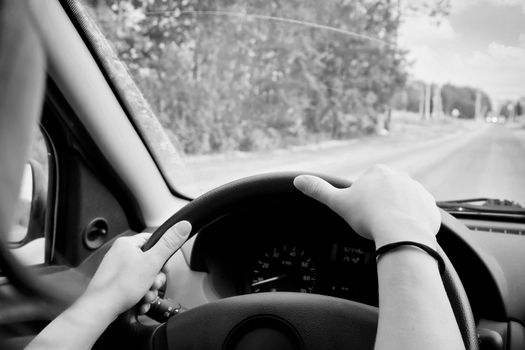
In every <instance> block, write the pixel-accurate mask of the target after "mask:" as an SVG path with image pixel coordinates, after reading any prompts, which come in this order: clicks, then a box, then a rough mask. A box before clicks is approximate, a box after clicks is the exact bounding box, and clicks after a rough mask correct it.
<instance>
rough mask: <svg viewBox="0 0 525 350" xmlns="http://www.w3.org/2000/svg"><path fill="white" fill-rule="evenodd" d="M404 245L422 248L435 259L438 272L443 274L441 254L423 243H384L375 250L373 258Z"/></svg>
mask: <svg viewBox="0 0 525 350" xmlns="http://www.w3.org/2000/svg"><path fill="white" fill-rule="evenodd" d="M404 245H409V246H414V247H418V248H419V249H421V250H424V251H425V252H426V253H428V255H430V256H431V257H433V258H434V259H436V261H437V262H438V267H439V272H440V273H441V274H443V271H445V262H444V261H443V259H442V258H441V256H440V255H439V253H438V252H437V251H436V250H434V249H433V248H430V247H429V246H428V245H425V244H423V243H418V242H412V241H401V242H394V243H390V244H386V245H384V246H382V247H381V248H379V249H378V250H376V253H375V258H376V259H378V258H379V256H380V255H383V254H386V253H388V252H389V251H391V250H393V249H395V248H397V247H400V246H404Z"/></svg>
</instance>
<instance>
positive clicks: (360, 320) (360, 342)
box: [143, 173, 478, 350]
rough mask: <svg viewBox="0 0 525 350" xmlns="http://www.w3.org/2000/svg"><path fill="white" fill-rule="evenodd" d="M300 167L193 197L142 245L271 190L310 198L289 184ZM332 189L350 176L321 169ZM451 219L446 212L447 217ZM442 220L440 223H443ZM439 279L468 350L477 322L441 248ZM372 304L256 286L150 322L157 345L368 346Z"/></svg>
mask: <svg viewBox="0 0 525 350" xmlns="http://www.w3.org/2000/svg"><path fill="white" fill-rule="evenodd" d="M297 175H299V173H273V174H265V175H258V176H253V177H248V178H244V179H241V180H238V181H235V182H232V183H230V184H227V185H224V186H222V187H219V188H217V189H215V190H212V191H210V192H208V193H206V194H204V195H202V196H201V197H199V198H197V199H195V200H193V201H192V202H190V203H189V204H188V205H186V206H185V207H184V208H182V209H181V210H180V211H178V212H177V213H175V214H174V215H173V216H172V217H170V218H169V219H168V220H166V222H164V223H163V224H162V225H161V226H160V227H159V228H158V229H157V230H156V231H155V232H154V233H153V235H152V236H151V238H150V239H149V241H148V242H147V243H146V244H145V245H144V247H143V250H147V249H150V248H151V247H152V246H153V245H154V244H155V243H156V242H157V241H158V240H159V239H160V237H161V236H162V235H163V234H164V233H165V232H166V231H167V230H168V229H169V228H170V227H172V226H173V225H174V224H175V223H177V222H179V221H181V220H188V221H189V222H191V223H192V226H193V232H192V235H194V234H195V233H196V232H199V231H200V230H201V229H203V228H204V227H206V226H207V225H209V224H210V223H213V222H214V221H215V220H217V219H218V218H220V217H222V216H224V215H226V214H228V213H230V212H234V211H235V210H236V209H239V208H242V207H247V206H250V204H253V203H256V202H259V201H264V200H268V199H270V198H272V197H274V198H276V197H275V196H279V197H278V198H286V199H287V200H288V199H289V200H292V201H313V199H310V198H307V197H306V196H305V195H303V194H302V193H300V192H299V191H298V190H297V189H296V188H295V187H294V186H293V179H294V178H295V177H296V176H297ZM322 177H323V178H324V179H325V180H327V181H328V182H330V183H331V184H332V185H334V186H335V187H338V188H345V187H348V186H350V185H351V183H349V182H347V181H345V180H342V179H339V178H334V177H327V176H322ZM447 220H450V219H447ZM443 224H444V225H445V224H446V223H445V222H443ZM438 253H439V254H440V255H441V257H442V258H443V260H444V262H445V269H444V272H443V274H442V280H443V284H444V286H445V290H446V292H447V295H448V297H449V300H450V302H451V305H452V309H453V311H454V314H455V317H456V321H457V323H458V326H459V329H460V331H461V335H462V338H463V342H464V344H465V347H466V349H468V350H475V349H477V348H478V341H477V333H476V325H475V322H474V319H473V316H472V310H471V308H470V304H469V301H468V298H467V295H466V293H465V290H464V288H463V285H462V284H461V281H460V279H459V277H458V275H457V273H456V271H455V269H454V267H453V266H452V264H451V262H450V260H449V259H448V258H447V256H446V254H445V253H444V252H443V250H442V249H441V248H438ZM377 320H378V308H376V307H372V306H368V305H364V304H361V303H358V302H353V301H348V300H343V299H339V298H334V297H328V296H322V295H315V294H301V293H284V292H277V293H262V294H249V295H242V296H235V297H230V298H226V299H222V300H219V301H216V302H212V303H208V304H205V305H202V306H199V307H196V308H194V309H191V310H188V311H186V312H184V313H182V314H180V315H177V316H175V317H172V318H170V319H169V320H168V321H167V322H166V323H164V324H162V325H160V326H159V327H157V328H156V329H155V331H154V332H153V335H152V336H151V339H150V341H149V343H150V344H154V348H155V349H160V350H175V349H208V350H210V349H222V350H245V349H250V350H257V349H263V348H264V349H276V350H280V349H282V350H297V349H301V350H303V349H304V350H309V349H343V348H346V349H367V350H370V349H373V347H374V342H375V335H376V330H377Z"/></svg>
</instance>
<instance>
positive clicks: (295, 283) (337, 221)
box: [191, 205, 378, 306]
mask: <svg viewBox="0 0 525 350" xmlns="http://www.w3.org/2000/svg"><path fill="white" fill-rule="evenodd" d="M269 212H270V211H269V210H268V211H265V210H258V211H240V212H237V213H235V214H230V215H226V216H223V217H221V218H220V219H219V220H217V221H215V222H214V223H213V224H212V225H210V226H208V227H207V228H206V229H204V230H202V231H201V232H200V233H199V239H198V241H197V242H196V243H195V246H194V249H193V255H192V259H191V261H192V268H193V269H196V270H200V271H206V272H208V273H209V274H210V276H211V278H212V283H213V285H214V287H215V289H216V290H217V291H218V293H219V295H220V296H221V297H227V296H233V295H240V294H250V293H261V292H274V291H286V292H301V293H316V294H323V295H329V296H335V297H339V298H343V299H349V300H354V301H359V302H362V303H365V304H368V305H376V306H377V302H378V301H377V300H378V289H377V272H376V265H375V259H374V254H373V253H374V244H373V242H371V241H369V240H366V239H364V238H362V237H360V236H359V235H357V234H356V233H355V232H354V231H353V230H352V229H351V228H350V227H349V226H348V225H347V224H346V222H344V221H343V220H342V219H341V218H340V217H339V216H337V215H335V214H334V213H332V212H330V211H328V210H321V211H320V210H317V208H310V209H307V208H302V209H301V210H300V213H299V212H296V214H295V215H292V210H290V208H285V207H283V206H280V205H274V206H272V208H271V212H272V214H271V215H269ZM314 218H315V219H314Z"/></svg>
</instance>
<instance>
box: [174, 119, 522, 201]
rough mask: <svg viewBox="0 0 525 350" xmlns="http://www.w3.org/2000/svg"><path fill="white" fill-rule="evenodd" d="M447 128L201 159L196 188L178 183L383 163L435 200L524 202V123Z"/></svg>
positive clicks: (346, 172)
mask: <svg viewBox="0 0 525 350" xmlns="http://www.w3.org/2000/svg"><path fill="white" fill-rule="evenodd" d="M449 129H450V128H449ZM451 130H453V132H452V131H451ZM451 130H446V134H443V135H440V134H439V133H434V134H429V135H431V136H428V135H419V136H417V135H416V136H413V137H410V136H407V135H402V137H396V136H392V137H372V138H368V139H361V140H356V141H346V142H341V143H337V142H336V143H328V144H324V145H321V146H317V147H313V148H308V147H305V148H298V149H294V150H291V151H282V152H273V153H269V154H257V155H246V156H237V157H234V158H232V159H221V158H219V159H214V160H210V159H208V160H204V161H203V160H201V161H199V162H194V163H193V164H190V165H191V167H192V168H193V169H194V170H195V172H194V174H195V183H196V184H198V185H199V187H196V186H194V187H189V186H188V187H186V186H187V185H184V186H183V187H185V188H187V189H189V192H192V194H197V193H199V192H204V191H206V190H209V189H211V188H213V187H215V186H218V185H220V184H222V183H225V182H227V181H230V180H233V179H236V178H240V177H243V176H248V175H251V174H256V173H263V172H269V171H295V170H298V171H305V172H317V173H326V174H331V175H337V176H342V177H345V178H349V179H355V178H356V177H357V176H358V175H359V174H360V173H361V172H362V171H363V170H365V169H366V168H368V167H369V166H371V165H373V164H377V163H383V164H387V165H389V166H391V167H393V168H394V169H397V170H401V171H406V172H408V173H409V174H410V175H411V176H412V177H413V178H415V179H417V180H418V181H420V182H421V183H423V185H424V186H425V187H426V188H427V189H428V190H429V191H430V192H431V193H432V194H433V195H434V197H436V199H438V200H452V199H461V198H471V197H493V198H505V199H511V200H516V201H518V202H520V203H522V204H524V205H525V128H524V127H523V126H522V125H521V124H511V123H509V124H486V123H481V122H480V123H473V124H472V125H468V127H464V126H463V127H459V126H458V127H457V130H454V128H452V129H451Z"/></svg>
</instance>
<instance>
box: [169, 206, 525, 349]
mask: <svg viewBox="0 0 525 350" xmlns="http://www.w3.org/2000/svg"><path fill="white" fill-rule="evenodd" d="M378 215H380V213H378ZM442 215H443V225H442V226H441V228H440V231H439V233H438V236H437V237H438V242H439V244H440V246H441V247H442V248H443V250H444V251H445V252H446V254H447V256H448V257H449V259H450V260H451V262H452V264H453V265H454V267H455V269H456V271H457V273H458V275H459V277H460V279H461V281H462V284H463V286H464V287H465V291H466V293H467V295H468V298H469V302H470V304H471V307H472V311H473V315H474V318H475V321H476V324H477V325H478V330H479V332H480V337H481V338H480V339H482V343H483V342H484V343H486V344H492V343H491V342H493V341H494V339H496V340H497V342H498V344H500V343H501V344H500V345H501V346H500V345H498V346H497V347H490V346H491V345H487V346H483V347H482V348H487V349H489V348H490V349H492V348H498V349H503V348H509V349H518V348H525V328H524V327H523V326H522V324H524V323H525V302H524V301H523V295H525V275H524V274H523V268H522V262H523V252H525V237H522V235H521V232H525V223H524V222H514V223H512V222H510V221H509V220H504V221H502V220H499V221H498V220H496V219H495V218H482V217H462V216H456V218H453V217H452V216H451V215H450V214H448V213H445V212H443V213H442ZM516 232H517V233H516ZM374 248H375V247H374V244H373V243H372V242H371V241H368V240H366V239H364V238H362V237H360V236H359V235H358V234H357V233H356V232H354V231H353V230H352V228H350V227H349V226H348V224H347V223H346V222H345V221H344V220H342V219H341V218H340V217H339V216H338V215H336V214H335V213H333V212H332V211H331V210H329V209H328V208H327V207H325V206H323V205H322V204H320V203H318V202H314V201H310V200H302V199H298V198H297V197H290V198H288V197H286V196H281V197H278V196H277V197H276V196H267V197H264V200H262V201H260V202H258V203H253V204H250V205H249V206H248V205H246V204H244V205H243V206H238V207H235V208H228V211H227V212H225V213H223V214H222V215H221V216H220V217H219V218H217V219H214V220H213V221H212V222H211V223H208V224H207V225H206V226H204V227H203V228H201V230H200V231H199V233H198V235H196V237H195V240H194V241H193V243H192V245H191V248H189V249H188V251H187V252H188V253H187V254H188V255H187V256H186V261H187V262H188V263H189V268H190V269H191V271H192V272H196V273H197V276H200V277H196V278H197V279H196V281H197V282H194V285H193V286H195V287H198V288H200V289H201V290H202V293H203V294H202V295H203V300H201V302H200V303H205V302H209V301H213V300H217V299H222V298H227V297H232V296H238V295H243V294H251V293H263V292H274V291H275V292H279V291H285V292H301V293H315V294H322V295H328V296H335V297H338V298H343V299H347V300H352V301H356V302H361V303H364V304H367V305H371V306H378V286H377V271H376V263H375V260H374V255H373V253H374ZM182 280H183V281H189V279H185V278H182ZM198 281H202V283H201V282H198ZM173 287H174V288H173V290H181V288H182V286H181V285H174V286H173ZM208 291H210V292H208ZM189 299H192V298H189ZM189 299H188V300H189ZM181 300H182V298H181ZM200 303H199V304H200ZM193 304H194V305H195V302H193ZM480 341H481V340H480Z"/></svg>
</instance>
